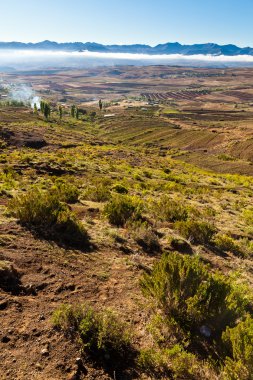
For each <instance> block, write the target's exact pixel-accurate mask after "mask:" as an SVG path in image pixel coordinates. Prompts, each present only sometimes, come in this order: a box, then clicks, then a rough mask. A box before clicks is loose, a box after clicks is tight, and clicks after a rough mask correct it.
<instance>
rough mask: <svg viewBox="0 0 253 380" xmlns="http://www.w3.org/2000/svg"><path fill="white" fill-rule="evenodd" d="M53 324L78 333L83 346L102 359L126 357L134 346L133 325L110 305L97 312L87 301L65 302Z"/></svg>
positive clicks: (110, 359)
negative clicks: (128, 325)
mask: <svg viewBox="0 0 253 380" xmlns="http://www.w3.org/2000/svg"><path fill="white" fill-rule="evenodd" d="M53 324H54V326H55V327H57V328H60V329H61V330H63V332H64V333H65V334H67V335H72V336H76V339H78V340H79V342H80V343H81V349H82V350H83V351H84V352H86V353H88V354H89V355H91V356H93V357H95V359H96V360H98V361H99V360H100V361H105V362H106V361H107V362H110V361H112V360H117V361H119V360H121V361H122V360H124V359H125V360H126V359H127V357H129V354H131V352H132V350H133V349H132V347H131V335H130V330H129V327H127V325H126V324H124V323H122V322H121V321H120V320H119V318H118V317H117V316H116V314H115V313H114V312H113V311H111V310H109V309H107V310H105V311H99V312H97V311H95V310H94V309H93V308H91V307H88V306H85V305H83V306H71V305H62V306H61V307H60V308H59V309H58V310H56V311H55V312H54V314H53ZM118 364H119V363H118Z"/></svg>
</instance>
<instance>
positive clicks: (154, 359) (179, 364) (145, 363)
mask: <svg viewBox="0 0 253 380" xmlns="http://www.w3.org/2000/svg"><path fill="white" fill-rule="evenodd" d="M137 363H138V366H139V367H140V368H141V369H142V370H144V371H146V372H148V373H150V374H151V375H155V376H156V377H155V378H157V379H161V378H162V379H169V378H173V379H180V380H182V379H187V380H190V379H192V380H193V379H199V380H201V379H205V380H206V379H208V378H209V377H208V376H210V375H213V373H211V371H210V369H209V368H208V367H207V365H206V364H205V363H204V362H201V361H199V360H198V359H197V357H196V356H195V355H194V354H192V353H190V352H187V351H186V350H185V349H184V348H183V347H182V346H181V345H180V344H175V345H174V346H173V347H171V348H167V349H144V350H141V351H140V354H139V357H138V362H137ZM171 375H172V376H171ZM164 376H166V377H164ZM152 378H153V377H152ZM210 379H211V378H210Z"/></svg>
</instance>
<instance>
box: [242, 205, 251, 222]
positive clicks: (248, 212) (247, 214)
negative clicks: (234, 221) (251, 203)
mask: <svg viewBox="0 0 253 380" xmlns="http://www.w3.org/2000/svg"><path fill="white" fill-rule="evenodd" d="M243 217H244V219H245V221H246V223H248V224H249V225H251V226H253V208H249V209H246V210H244V211H243Z"/></svg>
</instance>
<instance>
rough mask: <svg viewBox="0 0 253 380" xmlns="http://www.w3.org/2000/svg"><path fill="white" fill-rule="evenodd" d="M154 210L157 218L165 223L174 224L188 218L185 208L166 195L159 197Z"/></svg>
mask: <svg viewBox="0 0 253 380" xmlns="http://www.w3.org/2000/svg"><path fill="white" fill-rule="evenodd" d="M154 209H155V210H156V213H157V215H158V217H159V218H160V219H162V220H166V221H167V222H176V221H177V220H186V219H187V218H188V211H187V209H186V208H185V206H183V205H182V204H180V203H179V202H177V201H175V200H173V199H170V198H169V197H168V196H166V195H165V196H163V197H161V199H160V200H159V201H158V202H157V203H156V205H155V206H154Z"/></svg>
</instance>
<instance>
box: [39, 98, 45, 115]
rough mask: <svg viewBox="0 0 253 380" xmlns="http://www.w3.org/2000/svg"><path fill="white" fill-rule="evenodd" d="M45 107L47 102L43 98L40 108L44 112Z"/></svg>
mask: <svg viewBox="0 0 253 380" xmlns="http://www.w3.org/2000/svg"><path fill="white" fill-rule="evenodd" d="M44 109H45V102H44V101H43V100H41V101H40V110H41V112H42V113H43V114H44Z"/></svg>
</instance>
